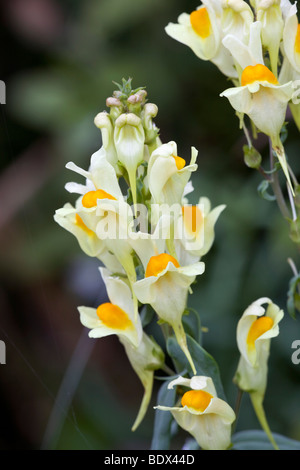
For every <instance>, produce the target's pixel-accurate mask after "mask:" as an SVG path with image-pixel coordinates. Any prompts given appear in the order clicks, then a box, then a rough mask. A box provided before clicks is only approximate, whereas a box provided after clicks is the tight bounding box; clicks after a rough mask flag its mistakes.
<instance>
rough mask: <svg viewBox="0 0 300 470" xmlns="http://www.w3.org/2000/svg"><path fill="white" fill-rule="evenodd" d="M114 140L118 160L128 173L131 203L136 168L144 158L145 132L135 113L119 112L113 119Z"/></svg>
mask: <svg viewBox="0 0 300 470" xmlns="http://www.w3.org/2000/svg"><path fill="white" fill-rule="evenodd" d="M114 141H115V147H116V151H117V155H118V161H119V162H120V163H121V164H122V165H123V166H124V168H125V169H126V171H127V173H128V177H129V184H130V188H131V191H132V197H133V203H134V204H136V203H137V199H136V177H137V174H136V173H137V168H138V166H139V165H140V164H141V163H142V161H143V159H144V145H145V132H144V128H143V125H142V121H141V118H140V117H138V116H137V115H136V114H133V113H127V114H125V113H124V114H121V116H119V117H118V118H117V119H116V121H115V130H114Z"/></svg>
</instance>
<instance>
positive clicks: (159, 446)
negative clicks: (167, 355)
mask: <svg viewBox="0 0 300 470" xmlns="http://www.w3.org/2000/svg"><path fill="white" fill-rule="evenodd" d="M169 383H170V380H168V381H167V382H164V383H163V385H162V386H161V387H160V389H159V392H158V395H157V405H161V406H174V405H175V401H176V387H175V388H174V389H168V385H169ZM172 422H173V416H172V414H171V412H169V411H162V410H155V418H154V430H153V437H152V442H151V450H168V449H169V448H170V442H171V426H172Z"/></svg>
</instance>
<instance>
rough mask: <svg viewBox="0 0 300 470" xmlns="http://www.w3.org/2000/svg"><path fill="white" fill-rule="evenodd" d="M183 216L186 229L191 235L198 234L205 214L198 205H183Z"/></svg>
mask: <svg viewBox="0 0 300 470" xmlns="http://www.w3.org/2000/svg"><path fill="white" fill-rule="evenodd" d="M182 216H183V221H184V225H185V228H186V230H187V231H188V232H189V233H190V234H191V235H197V234H198V233H199V230H200V228H201V226H202V224H203V215H202V212H201V210H200V209H199V207H197V206H183V207H182Z"/></svg>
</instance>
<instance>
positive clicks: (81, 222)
mask: <svg viewBox="0 0 300 470" xmlns="http://www.w3.org/2000/svg"><path fill="white" fill-rule="evenodd" d="M75 218H76V222H75V223H76V225H78V227H80V228H81V229H82V230H84V231H85V232H86V234H87V235H89V236H90V237H91V236H94V235H95V233H94V232H93V231H92V230H90V229H89V228H88V227H87V226H86V225H85V223H84V222H83V220H82V218H81V217H80V215H78V214H76V216H75Z"/></svg>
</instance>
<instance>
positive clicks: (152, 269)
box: [145, 253, 180, 277]
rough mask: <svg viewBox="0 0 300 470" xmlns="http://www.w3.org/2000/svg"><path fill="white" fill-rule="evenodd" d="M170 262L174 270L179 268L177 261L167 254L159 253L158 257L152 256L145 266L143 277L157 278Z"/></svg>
mask: <svg viewBox="0 0 300 470" xmlns="http://www.w3.org/2000/svg"><path fill="white" fill-rule="evenodd" d="M169 262H171V263H173V264H174V266H175V267H176V268H179V267H180V266H179V263H178V261H177V260H176V259H175V258H174V257H173V256H171V255H168V254H167V253H161V254H160V255H156V256H152V257H151V258H150V260H149V263H148V265H147V269H146V273H145V277H150V276H158V274H160V273H161V272H162V271H163V270H164V269H166V267H167V266H168V263H169Z"/></svg>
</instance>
